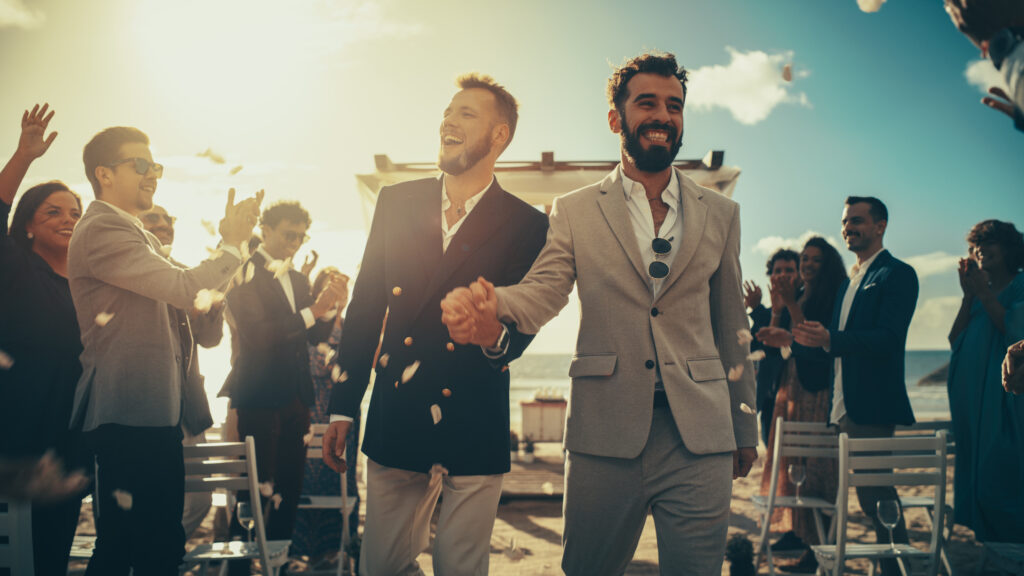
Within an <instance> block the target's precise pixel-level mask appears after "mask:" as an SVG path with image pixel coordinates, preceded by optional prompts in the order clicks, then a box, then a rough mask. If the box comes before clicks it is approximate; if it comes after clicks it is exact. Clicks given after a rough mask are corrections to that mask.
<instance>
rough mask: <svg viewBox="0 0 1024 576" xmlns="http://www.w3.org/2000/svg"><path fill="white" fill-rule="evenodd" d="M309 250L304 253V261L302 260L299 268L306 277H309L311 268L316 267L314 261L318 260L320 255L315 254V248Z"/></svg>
mask: <svg viewBox="0 0 1024 576" xmlns="http://www.w3.org/2000/svg"><path fill="white" fill-rule="evenodd" d="M309 252H310V253H309V254H307V255H306V259H305V261H303V262H302V269H301V270H300V271H301V272H302V275H303V276H305V277H306V278H309V274H310V272H312V271H313V268H316V263H317V261H318V260H320V255H319V254H317V252H316V250H310V251H309Z"/></svg>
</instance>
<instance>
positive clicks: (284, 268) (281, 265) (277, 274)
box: [266, 258, 292, 280]
mask: <svg viewBox="0 0 1024 576" xmlns="http://www.w3.org/2000/svg"><path fill="white" fill-rule="evenodd" d="M266 268H267V271H268V272H271V273H272V274H273V275H274V278H275V279H278V280H279V279H280V278H281V277H282V276H284V275H285V274H287V273H288V271H289V270H291V268H292V259H291V258H285V259H284V260H271V261H270V262H267V265H266Z"/></svg>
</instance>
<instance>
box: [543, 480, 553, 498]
mask: <svg viewBox="0 0 1024 576" xmlns="http://www.w3.org/2000/svg"><path fill="white" fill-rule="evenodd" d="M540 490H541V492H543V493H545V494H547V495H548V496H550V495H552V494H554V493H555V485H554V484H552V483H551V482H545V483H543V484H541V485H540Z"/></svg>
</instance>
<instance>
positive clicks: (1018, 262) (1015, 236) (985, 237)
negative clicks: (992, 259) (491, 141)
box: [967, 220, 1024, 274]
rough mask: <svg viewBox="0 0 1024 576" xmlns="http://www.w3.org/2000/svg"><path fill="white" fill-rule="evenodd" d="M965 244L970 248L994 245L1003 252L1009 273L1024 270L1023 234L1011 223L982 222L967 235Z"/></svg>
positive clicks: (998, 221)
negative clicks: (969, 245) (970, 246)
mask: <svg viewBox="0 0 1024 576" xmlns="http://www.w3.org/2000/svg"><path fill="white" fill-rule="evenodd" d="M967 242H968V244H971V245H972V246H980V245H982V244H996V245H998V246H999V247H1000V248H1002V250H1003V259H1004V260H1005V261H1006V266H1007V268H1008V269H1009V271H1010V273H1014V274H1015V273H1017V272H1020V271H1021V270H1022V269H1024V234H1021V233H1020V231H1019V230H1017V227H1016V226H1014V225H1013V223H1012V222H1003V221H1001V220H982V221H981V222H978V223H977V224H975V225H974V227H973V228H971V231H970V232H968V233H967Z"/></svg>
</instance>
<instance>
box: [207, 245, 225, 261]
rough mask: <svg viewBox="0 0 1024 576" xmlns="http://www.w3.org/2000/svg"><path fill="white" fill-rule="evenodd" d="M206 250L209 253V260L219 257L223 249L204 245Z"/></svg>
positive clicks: (222, 253)
mask: <svg viewBox="0 0 1024 576" xmlns="http://www.w3.org/2000/svg"><path fill="white" fill-rule="evenodd" d="M206 251H207V252H209V253H210V260H216V259H217V258H220V257H221V256H223V255H224V251H223V250H218V249H216V248H210V247H209V246H207V247H206Z"/></svg>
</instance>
